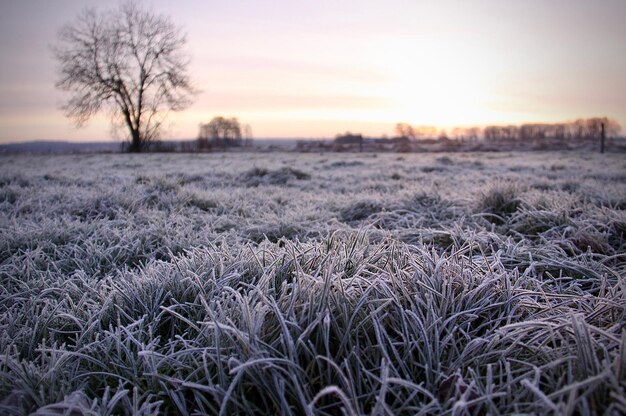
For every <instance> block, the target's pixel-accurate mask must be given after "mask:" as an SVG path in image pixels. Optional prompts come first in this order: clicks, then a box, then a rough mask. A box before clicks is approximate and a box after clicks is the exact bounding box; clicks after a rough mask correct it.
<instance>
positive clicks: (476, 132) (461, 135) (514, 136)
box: [395, 117, 621, 141]
mask: <svg viewBox="0 0 626 416" xmlns="http://www.w3.org/2000/svg"><path fill="white" fill-rule="evenodd" d="M602 125H604V129H605V134H606V137H616V136H617V135H618V134H619V133H620V131H621V126H620V125H619V123H618V122H617V121H615V120H613V119H610V118H608V117H593V118H587V119H578V120H575V121H571V122H564V123H527V124H522V125H519V126H516V125H509V126H495V125H490V126H486V127H484V128H482V129H481V128H479V127H469V128H455V129H452V130H451V132H450V135H448V133H447V132H446V131H445V130H442V129H438V128H436V127H433V126H412V125H410V124H407V123H398V124H396V127H395V133H396V135H397V136H398V137H406V138H408V139H411V140H424V139H438V140H447V139H449V138H454V139H464V140H470V141H471V140H477V139H478V138H483V139H485V140H487V141H510V140H520V141H534V140H542V139H556V140H585V139H587V140H597V139H600V136H601V135H602Z"/></svg>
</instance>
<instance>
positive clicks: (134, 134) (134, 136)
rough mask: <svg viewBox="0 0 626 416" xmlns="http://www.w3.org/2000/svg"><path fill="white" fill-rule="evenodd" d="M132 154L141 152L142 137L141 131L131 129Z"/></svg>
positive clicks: (129, 149) (129, 147)
mask: <svg viewBox="0 0 626 416" xmlns="http://www.w3.org/2000/svg"><path fill="white" fill-rule="evenodd" d="M128 151H129V152H130V153H139V152H141V137H140V136H139V130H135V129H131V138H130V146H128Z"/></svg>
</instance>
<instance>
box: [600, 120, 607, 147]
mask: <svg viewBox="0 0 626 416" xmlns="http://www.w3.org/2000/svg"><path fill="white" fill-rule="evenodd" d="M601 126H602V131H601V133H600V153H604V139H605V137H606V133H605V131H604V123H602V124H601Z"/></svg>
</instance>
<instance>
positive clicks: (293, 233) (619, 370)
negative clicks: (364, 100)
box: [0, 152, 626, 415]
mask: <svg viewBox="0 0 626 416" xmlns="http://www.w3.org/2000/svg"><path fill="white" fill-rule="evenodd" d="M625 209H626V161H624V158H623V155H614V154H604V155H600V154H596V153H580V152H562V153H559V152H520V153H506V152H497V153H454V154H446V153H435V154H427V155H425V154H391V153H385V154H379V155H377V154H367V153H365V154H297V153H237V154H231V153H215V154H202V155H193V154H146V155H124V154H103V155H65V156H2V157H0V248H1V251H0V261H1V263H0V281H1V282H2V285H1V289H0V290H1V292H0V346H1V349H0V351H2V355H1V356H0V400H1V402H0V410H1V412H2V413H8V414H11V413H13V414H22V413H25V412H38V413H39V414H62V413H63V412H64V411H67V410H73V411H74V412H76V413H72V414H113V413H115V414H118V413H137V414H154V413H174V414H191V413H194V412H195V413H207V414H253V413H256V414H259V413H260V414H289V413H293V414H311V415H314V414H437V413H445V414H483V413H491V414H507V413H535V414H547V413H556V414H589V413H597V414H602V413H608V414H612V413H614V414H619V413H624V412H626V399H625V389H626V382H625V381H624V380H626V335H625V334H626V326H625V322H626V319H625V318H626V317H625V311H626V308H625V306H624V305H626V277H625V276H626V239H625V237H626V211H625ZM55 412H56V413H55Z"/></svg>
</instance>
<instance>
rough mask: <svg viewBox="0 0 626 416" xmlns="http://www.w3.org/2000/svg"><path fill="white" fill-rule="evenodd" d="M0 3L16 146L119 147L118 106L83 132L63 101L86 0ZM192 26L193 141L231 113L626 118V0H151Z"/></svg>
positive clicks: (320, 125)
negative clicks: (202, 126) (62, 36)
mask: <svg viewBox="0 0 626 416" xmlns="http://www.w3.org/2000/svg"><path fill="white" fill-rule="evenodd" d="M116 4H117V2H113V1H111V2H108V1H107V2H96V1H80V0H60V1H55V2H43V1H36V0H26V1H20V2H8V1H6V2H2V4H1V5H0V8H1V13H0V16H1V17H0V23H1V24H0V39H1V40H0V57H1V58H2V67H0V142H12V141H25V140H35V139H55V140H106V139H108V138H110V136H111V134H110V133H111V132H110V129H109V127H108V118H107V114H106V113H103V114H100V115H99V116H98V117H96V118H94V119H93V120H91V122H90V123H89V124H88V126H87V127H85V128H83V129H76V128H75V127H74V126H73V125H72V123H71V122H70V121H69V120H68V119H66V118H65V117H64V115H63V113H62V111H61V110H60V109H59V108H60V104H61V102H62V100H63V95H62V93H61V92H59V91H57V90H56V89H55V87H54V82H55V79H56V73H55V64H54V61H53V58H52V56H51V53H50V46H51V45H52V44H54V40H55V36H56V33H57V30H58V29H59V28H60V27H61V26H62V25H63V24H65V23H69V22H72V21H73V20H74V19H75V17H76V15H77V14H78V13H79V12H80V11H81V10H82V9H84V8H85V7H86V6H90V5H91V6H95V7H98V8H100V9H104V8H108V7H113V6H115V5H116ZM145 4H147V5H149V6H150V7H152V8H153V9H154V10H155V11H157V12H160V13H163V14H166V15H169V16H170V17H171V18H172V20H173V21H174V22H175V23H176V24H177V25H179V26H180V27H181V28H182V29H183V31H184V32H185V33H186V34H187V40H188V43H187V51H188V53H189V55H190V57H191V59H192V64H191V67H190V69H191V75H192V77H193V79H194V83H195V85H196V86H197V88H198V89H199V90H201V93H200V94H199V95H198V96H197V97H196V99H195V102H194V104H193V105H192V106H191V107H190V108H189V109H187V110H186V111H183V112H180V113H172V114H171V115H170V118H169V123H168V126H169V128H168V130H167V135H168V137H171V138H175V139H184V138H193V137H195V135H196V134H197V129H198V124H199V123H202V122H206V121H208V120H210V119H211V118H212V117H213V116H215V115H225V116H235V117H238V118H239V119H241V120H244V121H245V122H246V123H249V124H250V125H251V126H252V129H253V132H254V136H255V137H279V138H280V137H284V138H295V137H298V138H300V137H310V138H317V137H332V136H334V135H335V134H336V133H339V132H344V131H347V130H350V131H354V132H359V133H363V134H366V135H381V134H393V126H394V125H395V124H396V123H397V122H407V123H411V124H415V125H435V126H438V127H441V128H445V129H449V128H452V127H454V126H473V125H485V124H489V123H493V124H507V123H521V122H527V121H545V122H555V121H566V120H572V119H576V118H578V117H591V116H607V117H611V118H614V119H616V120H617V121H618V122H619V123H620V124H622V126H626V77H625V76H624V74H626V43H624V39H626V26H625V25H624V24H623V18H624V16H626V2H623V1H619V0H605V1H600V2H587V1H582V0H572V1H564V0H557V1H551V2H539V1H530V2H517V1H478V2H471V3H469V2H458V1H446V2H421V1H400V0H398V1H392V2H382V1H365V2H363V1H346V2H341V3H340V4H337V2H333V1H319V2H307V3H303V2H289V1H273V2H265V1H232V2H230V1H229V2H204V1H185V2H182V3H177V4H174V3H173V2H168V1H166V0H152V1H150V0H147V1H145Z"/></svg>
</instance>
